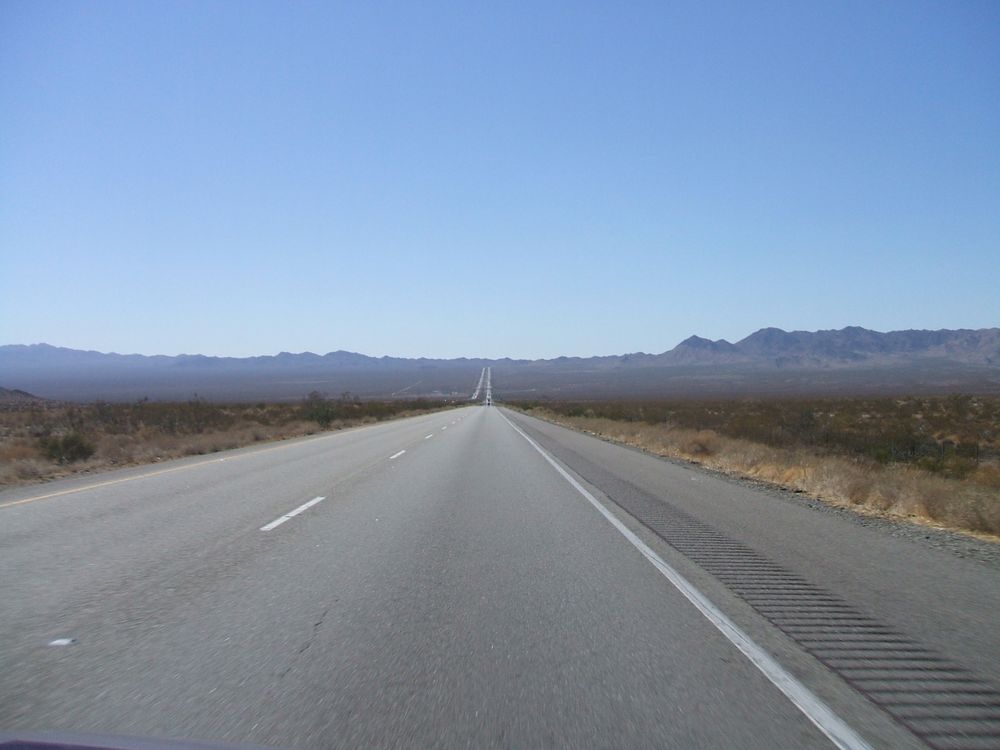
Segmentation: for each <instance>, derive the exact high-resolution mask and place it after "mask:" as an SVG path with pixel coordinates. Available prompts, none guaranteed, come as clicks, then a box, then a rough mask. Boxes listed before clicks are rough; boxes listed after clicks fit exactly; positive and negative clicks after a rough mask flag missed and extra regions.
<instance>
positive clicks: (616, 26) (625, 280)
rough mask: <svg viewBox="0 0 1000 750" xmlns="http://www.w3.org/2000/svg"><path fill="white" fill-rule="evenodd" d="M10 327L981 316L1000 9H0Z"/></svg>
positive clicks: (586, 326)
mask: <svg viewBox="0 0 1000 750" xmlns="http://www.w3.org/2000/svg"><path fill="white" fill-rule="evenodd" d="M0 71H2V74H0V113H2V115H0V136H2V137H0V343H35V342H40V341H44V342H48V343H52V344H57V345H62V346H71V347H76V348H87V349H99V350H103V351H109V350H110V351H119V352H140V353H147V354H149V353H165V354H175V353H179V352H199V353H205V354H226V355H248V354H265V353H274V352H277V351H280V350H290V351H301V350H312V351H317V352H326V351H329V350H333V349H341V348H343V349H350V350H355V351H361V352H364V353H368V354H375V355H381V354H393V355H402V356H419V355H427V356H461V355H469V356H480V355H482V356H516V357H541V356H555V355H560V354H580V355H588V354H611V353H621V352H628V351H638V350H644V351H652V352H659V351H663V350H665V349H669V348H670V347H672V346H674V345H675V344H676V343H677V342H678V341H680V340H681V339H683V338H685V337H686V336H688V335H689V334H692V333H698V334H700V335H703V336H707V337H710V338H719V337H725V338H728V339H730V340H736V339H739V338H741V337H743V336H745V335H747V334H749V333H751V332H752V331H754V330H756V329H757V328H760V327H763V326H770V325H774V326H779V327H782V328H786V329H807V330H813V329H818V328H839V327H842V326H844V325H852V324H853V325H862V326H866V327H870V328H876V329H880V330H892V329H899V328H957V327H971V328H978V327H985V326H993V325H998V324H1000V3H997V2H993V1H992V0H990V1H987V2H953V1H951V0H948V1H945V2H935V3H926V2H920V1H919V0H906V1H905V2H898V3H896V2H886V3H881V2H872V1H871V0H864V1H863V2H830V3H819V2H798V0H795V1H792V2H787V3H773V2H762V3H754V2H742V1H740V2H732V3H712V2H691V3H671V2H662V1H659V0H657V1H656V2H649V3H640V2H626V3H613V2H594V3H590V2H575V1H574V2H567V3H555V2H535V1H532V2H524V3H519V4H515V3H480V2H472V3H470V2H456V3H453V4H437V3H431V2H405V3H374V2H357V3H352V4H331V3H290V2H271V3H256V2H174V1H171V2H162V3H158V2H118V3H92V2H58V3H50V2H39V1H38V0H30V1H28V2H18V1H16V0H6V2H3V3H2V4H0Z"/></svg>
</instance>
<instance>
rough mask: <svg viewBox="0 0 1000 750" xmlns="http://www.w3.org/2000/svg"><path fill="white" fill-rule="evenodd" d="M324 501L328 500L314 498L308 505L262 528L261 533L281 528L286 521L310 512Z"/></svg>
mask: <svg viewBox="0 0 1000 750" xmlns="http://www.w3.org/2000/svg"><path fill="white" fill-rule="evenodd" d="M324 500H326V498H325V497H314V498H313V499H312V500H310V501H309V502H308V503H303V504H302V505H300V506H299V507H298V508H296V509H295V510H293V511H292V512H291V513H286V514H285V515H283V516H282V517H281V518H275V519H274V520H273V521H271V523H269V524H268V525H267V526H261V527H260V530H261V531H270V530H271V529H276V528H278V527H279V526H281V524H283V523H284V522H285V521H287V520H288V519H289V518H295V516H297V515H298V514H299V513H303V512H305V511H307V510H309V509H310V508H311V507H313V506H314V505H315V504H316V503H320V502H323V501H324Z"/></svg>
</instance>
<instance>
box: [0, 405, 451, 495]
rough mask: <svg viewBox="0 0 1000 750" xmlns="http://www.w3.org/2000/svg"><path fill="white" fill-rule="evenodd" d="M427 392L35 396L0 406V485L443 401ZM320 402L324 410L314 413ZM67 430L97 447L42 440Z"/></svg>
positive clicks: (341, 424) (329, 426)
mask: <svg viewBox="0 0 1000 750" xmlns="http://www.w3.org/2000/svg"><path fill="white" fill-rule="evenodd" d="M448 406H449V404H447V403H444V402H428V401H426V400H420V401H418V400H414V401H409V402H405V401H394V402H360V401H356V400H353V399H352V400H346V401H345V400H338V401H329V402H326V401H322V400H321V401H320V402H318V403H317V401H316V399H315V398H313V399H312V400H309V401H306V402H303V403H302V404H255V405H249V404H244V405H241V404H225V405H213V404H208V403H205V402H188V403H183V404H165V403H147V402H139V403H137V404H103V403H97V404H90V405H85V406H68V405H60V404H32V405H28V406H25V407H20V406H16V407H8V408H5V409H0V487H11V486H16V485H22V484H30V483H33V482H41V481H48V480H52V479H58V478H60V477H66V476H70V475H73V474H81V473H90V472H95V471H104V470H107V469H113V468H120V467H124V466H134V465H138V464H148V463H154V462H157V461H164V460H167V459H171V458H182V457H184V456H196V455H203V454H206V453H215V452H218V451H224V450H230V449H233V448H241V447H244V446H247V445H253V444H254V443H260V442H267V441H273V440H286V439H289V438H296V437H302V436H305V435H311V434H314V433H317V432H321V431H325V430H339V429H344V428H348V427H353V426H356V425H362V424H370V423H372V422H376V421H381V420H385V419H395V418H401V417H406V416H412V415H415V414H422V413H427V412H429V411H435V410H438V409H442V408H446V407H448ZM317 407H321V408H322V412H321V413H320V414H319V415H318V417H319V419H317V418H310V417H314V415H316V410H317ZM69 433H75V434H79V435H81V436H82V437H83V438H84V439H85V440H86V442H87V443H88V445H90V446H92V447H93V448H94V452H93V455H92V456H91V457H90V458H87V459H86V460H80V461H75V462H72V463H62V464H60V463H58V462H57V461H53V460H51V459H49V458H47V456H46V452H45V450H44V440H45V439H47V438H49V437H58V436H61V435H66V434H69Z"/></svg>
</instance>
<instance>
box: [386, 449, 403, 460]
mask: <svg viewBox="0 0 1000 750" xmlns="http://www.w3.org/2000/svg"><path fill="white" fill-rule="evenodd" d="M404 453H406V448H403V450H401V451H399V453H393V454H392V455H391V456H389V460H390V461H392V459H394V458H399V457H400V456H402V455H403V454H404Z"/></svg>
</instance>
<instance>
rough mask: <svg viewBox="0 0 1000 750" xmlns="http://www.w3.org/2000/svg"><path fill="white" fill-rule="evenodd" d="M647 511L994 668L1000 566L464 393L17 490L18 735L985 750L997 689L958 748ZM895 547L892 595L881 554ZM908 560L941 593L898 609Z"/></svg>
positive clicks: (12, 648) (9, 651)
mask: <svg viewBox="0 0 1000 750" xmlns="http://www.w3.org/2000/svg"><path fill="white" fill-rule="evenodd" d="M692 478H694V479H695V480H697V481H692ZM713 483H718V484H713ZM735 495H739V498H738V501H736V502H732V501H731V500H732V497H734V496H735ZM744 495H746V497H744ZM748 497H749V500H748V499H747V498H748ZM639 500H642V501H643V502H647V503H649V502H658V503H661V504H662V513H661V514H660V516H658V517H662V518H664V519H667V521H664V523H667V522H669V524H670V528H671V529H673V530H674V531H677V530H679V529H688V530H691V529H693V531H692V532H691V533H694V534H695V537H696V538H697V539H699V540H702V541H699V542H698V544H699V545H700V546H699V547H698V549H701V550H702V551H705V550H708V549H709V548H710V547H711V544H710V543H709V542H711V543H712V544H715V543H716V542H713V541H712V540H714V539H715V537H712V536H711V534H710V533H708V532H706V531H704V529H705V528H709V529H710V530H712V533H715V534H716V535H717V536H718V535H722V537H724V538H726V539H729V538H732V539H738V540H739V543H740V544H741V545H743V546H744V547H746V548H747V549H751V551H753V550H754V549H757V548H758V547H767V549H765V550H763V551H765V552H766V553H767V555H768V559H769V560H770V561H771V562H770V563H769V564H771V565H773V566H778V568H780V570H782V571H787V573H783V574H782V577H779V578H774V577H773V576H772V578H768V579H767V580H774V581H779V580H780V581H782V582H784V584H783V585H785V586H786V588H787V590H788V591H793V592H794V591H806V589H802V587H801V586H800V585H799V584H798V583H796V582H795V581H794V580H793V578H792V577H789V576H794V575H798V574H800V573H801V574H803V575H805V574H807V573H808V574H809V575H810V576H811V578H810V585H812V586H814V587H815V588H816V589H817V590H820V591H822V592H823V593H824V596H826V597H827V598H830V599H832V600H843V601H844V602H846V603H847V604H848V605H850V606H851V607H856V608H857V609H858V611H860V612H862V614H865V615H867V614H869V613H870V614H872V616H877V617H878V618H880V619H878V624H879V626H882V625H883V623H884V624H885V628H889V629H900V628H906V629H907V632H906V635H907V637H908V638H910V639H911V640H912V641H913V642H914V643H917V644H918V645H920V646H921V647H923V646H924V645H925V644H926V646H927V649H928V653H932V652H933V655H934V657H935V658H937V657H938V656H941V658H944V657H947V658H948V659H949V660H951V661H950V662H949V663H954V664H955V665H956V666H957V668H959V669H960V670H965V671H962V672H959V673H957V674H959V676H961V677H963V678H964V677H968V678H969V679H976V680H981V681H982V684H984V685H988V684H989V682H990V681H991V680H994V679H995V678H996V676H997V675H996V669H997V667H996V664H993V663H992V662H991V661H990V660H991V659H995V658H996V657H995V655H996V653H998V650H997V646H998V642H997V639H998V634H997V629H996V625H995V621H994V620H993V619H992V618H993V617H995V614H996V612H997V611H1000V586H998V585H997V576H996V572H995V571H994V570H992V569H988V568H986V567H984V566H981V565H979V564H978V563H974V562H970V561H962V560H958V559H957V558H955V559H953V558H949V557H948V556H946V555H943V554H941V553H935V552H933V551H932V550H927V549H924V548H919V547H915V546H912V545H911V547H905V548H903V547H900V548H899V549H902V552H901V553H900V552H899V549H897V548H896V547H894V546H893V545H894V544H896V545H903V544H905V543H903V542H900V541H899V540H881V541H880V540H879V539H876V538H874V537H872V536H870V534H871V533H873V532H865V531H864V530H861V529H858V528H857V527H855V526H852V525H851V524H848V523H846V522H843V521H840V520H838V519H837V518H835V517H833V516H828V515H823V514H816V513H811V512H809V511H808V510H806V509H802V508H800V507H798V506H792V505H788V504H785V503H782V501H780V500H777V499H775V498H774V497H772V496H770V495H766V494H763V493H753V492H750V491H748V490H744V489H741V490H739V491H738V492H737V490H735V489H733V487H732V486H731V485H727V484H726V483H724V482H722V481H721V480H711V479H710V478H708V477H705V476H704V475H699V474H697V473H696V472H691V471H689V470H687V469H682V468H679V467H676V466H674V465H672V464H668V463H666V462H663V461H659V460H657V459H654V458H652V457H649V456H643V455H642V454H639V453H636V452H634V451H626V450H624V449H621V448H616V447H614V446H610V445H607V444H605V443H603V442H600V441H597V440H594V439H592V438H588V437H586V436H582V435H577V434H575V433H570V432H567V431H565V430H561V429H560V428H556V427H553V426H551V425H545V424H543V423H539V422H537V421H536V420H531V419H529V418H526V417H523V416H520V415H516V414H514V413H511V412H508V411H506V410H500V409H496V408H490V407H484V406H469V407H466V408H463V409H457V410H451V411H444V412H439V413H436V414H431V415H427V416H422V417H415V418H411V419H405V420H399V421H395V422H389V423H385V424H382V425H376V426H371V427H366V428H363V429H358V430H351V431H345V432H340V433H332V434H326V435H321V436H317V437H314V438H309V439H304V440H298V441H290V442H287V443H279V444H274V445H268V446H263V447H257V448H251V449H244V450H240V451H231V452H227V453H224V454H216V455H215V456H212V457H208V458H206V457H199V458H197V459H190V460H185V461H178V462H170V463H167V464H161V465H157V466H154V467H143V468H140V469H134V470H129V471H125V472H115V473H110V474H105V475H100V476H98V477H90V478H84V479H76V480H72V481H66V482H58V483H52V484H49V485H44V486H41V487H32V488H23V489H19V490H16V491H8V492H5V493H2V494H0V602H2V614H0V729H26V730H44V729H50V730H52V729H55V730H59V729H75V730H82V731H91V732H106V733H117V734H137V735H152V736H161V737H191V738H201V739H211V740H219V741H228V742H247V743H256V744H264V745H274V746H283V747H297V748H303V749H306V748H328V747H339V746H379V747H384V746H413V747H426V746H458V745H461V746H503V747H524V746H594V745H597V746H629V747H632V746H640V747H654V746H655V747H685V748H687V747H831V746H833V743H834V742H839V743H840V744H841V746H844V747H863V746H865V743H869V744H870V745H871V746H875V747H921V746H924V743H927V744H930V745H931V746H932V747H946V746H949V747H950V746H954V747H975V746H983V747H988V746H990V745H989V744H987V743H988V742H990V741H993V740H992V739H991V735H990V734H989V731H992V730H991V727H993V725H992V724H990V723H989V721H990V719H989V714H988V713H983V711H984V710H992V709H989V708H988V707H989V702H990V701H991V700H992V697H991V694H990V693H989V692H988V689H987V692H985V693H983V692H981V691H980V692H979V693H977V695H979V696H980V697H982V696H985V698H983V700H981V701H979V703H980V704H983V705H986V706H987V709H983V710H978V709H977V710H973V709H967V708H965V709H963V710H964V711H966V713H968V715H969V716H971V717H972V719H971V720H970V722H968V727H967V731H966V735H965V737H964V739H963V740H962V741H963V742H965V743H966V744H953V745H947V744H946V743H944V741H943V740H941V739H940V737H939V736H938V735H940V734H941V732H938V734H935V733H934V731H933V730H934V727H935V726H937V725H934V724H926V723H924V724H921V723H920V719H919V717H918V719H917V721H916V723H913V721H910V720H909V719H905V717H903V718H901V717H900V716H897V715H895V714H894V713H893V711H895V710H896V704H892V705H890V706H888V709H891V710H888V709H887V705H888V704H886V703H885V702H884V701H882V702H881V703H880V702H879V701H880V700H881V699H878V700H876V699H874V698H873V696H877V695H880V694H879V693H877V690H876V689H875V688H871V687H870V686H869V688H865V689H860V688H859V686H863V685H864V684H865V683H863V682H859V681H858V679H855V677H852V673H850V672H849V670H848V668H847V667H844V668H840V667H837V668H834V667H836V664H837V663H839V662H837V663H834V662H832V661H831V660H830V659H825V660H824V658H819V657H818V656H817V652H816V651H815V649H814V648H813V650H810V648H812V647H808V643H809V642H812V641H809V638H815V635H814V633H815V630H816V629H815V628H812V626H809V627H810V628H812V629H807V630H795V629H794V627H792V626H789V625H788V623H787V622H785V621H781V620H780V618H776V615H774V614H773V613H772V614H769V613H771V612H772V610H767V609H766V608H764V606H763V605H762V604H760V602H758V601H757V600H756V599H754V594H753V592H754V591H757V592H759V591H761V590H762V589H761V588H760V584H754V586H757V588H753V587H751V588H750V589H746V588H744V589H741V588H740V585H744V584H739V581H742V580H744V579H743V578H740V576H739V575H737V576H736V577H729V572H728V571H720V570H718V569H714V568H712V565H713V564H715V565H717V564H719V563H718V561H719V560H723V561H725V560H730V559H735V558H733V555H734V554H735V552H734V550H736V549H737V548H736V547H734V546H732V545H728V546H727V545H725V544H723V545H722V546H721V547H718V549H719V550H721V552H720V553H718V554H716V553H713V555H714V556H713V557H712V559H713V560H715V561H716V562H715V563H712V562H711V561H707V559H701V558H698V553H697V550H696V551H695V552H690V551H689V553H684V552H683V547H684V544H683V541H682V540H678V539H675V540H673V542H672V543H668V542H667V541H666V540H665V539H664V536H663V533H662V530H660V531H657V527H656V523H657V522H656V521H655V519H653V520H651V517H650V518H644V519H643V520H644V521H645V522H646V523H645V525H644V524H642V523H639V521H638V520H637V517H641V516H642V513H640V512H639V510H636V509H637V508H639V505H636V503H638V502H639ZM619 503H620V506H619ZM737 505H739V506H742V509H740V508H738V507H737ZM626 507H628V508H631V509H632V511H630V512H634V513H635V514H636V515H635V516H633V515H630V513H626V512H625V510H623V509H624V508H626ZM644 507H645V506H644ZM658 507H659V506H658ZM647 511H649V508H648V507H646V509H645V510H644V511H643V512H647ZM678 513H680V514H682V515H678ZM671 514H673V515H671ZM684 514H686V515H684ZM741 514H742V515H741ZM647 515H648V513H647ZM678 518H681V519H682V520H681V521H678V520H677V519H678ZM683 519H687V520H683ZM692 519H693V521H692ZM782 519H788V520H787V523H788V525H787V527H786V529H785V534H784V538H785V541H784V542H780V541H777V540H779V538H780V537H781V536H782V535H781V534H780V533H779V531H778V529H777V528H776V524H778V523H779V521H781V520H782ZM698 524H701V525H700V526H699V525H698ZM838 524H839V526H838ZM706 534H707V536H706ZM811 534H822V535H823V537H822V538H814V539H810V535H811ZM831 534H833V535H839V536H840V539H839V541H838V540H837V539H831V538H830V535H831ZM866 534H869V535H868V536H866ZM706 540H707V541H706ZM716 541H717V540H716ZM768 545H774V547H773V548H772V547H769V546H768ZM834 548H839V549H840V550H841V551H842V552H846V553H848V555H849V556H848V557H845V555H843V554H841V555H839V556H838V555H836V554H834ZM740 554H743V553H740ZM899 554H902V555H903V558H902V559H896V560H895V561H894V562H893V561H892V560H891V558H892V557H893V555H896V556H897V558H898V555H899ZM880 556H881V557H880ZM737 557H739V555H737ZM820 557H827V563H826V566H825V570H824V571H820V572H817V571H815V570H812V569H811V568H812V567H813V566H815V564H816V560H817V559H819V558H820ZM696 558H697V559H696ZM883 558H884V559H883ZM740 559H742V558H740ZM748 559H749V558H748ZM744 562H745V561H744ZM877 563H884V564H885V565H886V568H885V570H883V572H882V573H883V575H884V576H888V578H889V581H888V583H886V582H885V581H883V583H882V584H880V585H881V587H882V588H889V585H890V584H892V585H896V586H899V587H901V591H897V592H896V593H895V595H894V596H888V595H886V594H885V592H884V591H881V590H880V589H879V586H876V585H875V584H874V583H873V581H874V580H875V579H876V575H875V573H874V571H869V572H868V573H865V572H864V571H862V570H861V568H862V567H864V568H865V569H867V567H868V566H871V565H875V564H877ZM914 564H922V565H924V570H923V571H922V575H923V576H924V577H925V578H927V579H930V580H931V581H932V582H933V581H934V580H938V581H943V582H945V583H944V584H943V585H947V587H948V589H949V590H948V592H947V593H946V595H945V596H944V599H939V598H938V599H935V598H932V597H926V598H925V600H924V601H923V602H920V603H914V602H909V603H908V604H907V603H906V599H907V597H911V596H912V595H913V589H912V587H913V586H914V585H915V581H914V576H913V575H912V574H911V573H910V572H909V571H911V570H912V566H913V565H914ZM765 568H766V566H765V567H761V563H759V561H757V560H755V559H753V560H750V563H748V564H746V565H744V568H743V573H741V574H740V575H743V574H744V573H746V572H747V571H749V572H750V573H753V574H757V572H759V571H761V570H764V571H765V574H766V575H767V576H771V575H772V574H771V573H770V572H768V571H769V570H770V568H766V569H765ZM855 568H856V569H855ZM713 571H714V572H713ZM737 572H738V573H739V571H737ZM671 576H673V578H672V577H671ZM734 582H735V583H734ZM765 584H766V581H765ZM685 586H687V587H688V588H687V589H685ZM810 591H811V589H810ZM748 592H750V593H748ZM973 592H974V593H973ZM807 593H808V592H807ZM699 597H701V598H700V599H699ZM779 598H780V597H779ZM886 599H888V604H886V603H885V601H886ZM781 601H785V600H784V599H782V600H781ZM817 601H819V600H817ZM901 601H902V602H903V603H902V604H901V603H900V602H901ZM814 605H815V602H812V601H805V602H804V603H803V602H802V601H795V602H792V603H791V604H788V605H785V604H782V607H785V606H794V607H805V608H806V609H808V607H810V606H814ZM995 605H997V606H998V608H997V609H992V608H993V607H994V606H995ZM769 606H772V607H773V606H774V603H773V602H772V603H771V605H769ZM824 606H825V605H824ZM956 606H958V607H965V608H966V610H965V611H963V612H962V613H961V614H956V612H955V611H953V610H951V611H950V610H949V608H951V607H956ZM906 607H909V608H910V610H912V612H918V611H919V612H921V613H922V614H921V616H920V618H918V619H917V620H915V621H914V620H913V618H912V617H911V612H910V611H908V610H907V609H906ZM883 610H884V611H883ZM773 611H774V612H777V611H778V610H773ZM810 611H811V610H810ZM823 612H827V613H829V612H832V610H823ZM839 612H840V611H839V610H838V612H837V613H835V614H828V615H825V616H827V617H828V619H829V620H830V621H833V622H841V621H843V617H842V615H841V614H839ZM776 623H777V624H776ZM942 623H944V624H948V625H949V626H950V628H951V631H952V633H951V635H950V637H948V638H945V637H941V636H937V637H936V636H935V635H934V633H935V632H936V631H937V629H939V628H940V626H941V625H942ZM855 630H856V631H857V632H858V633H862V634H864V633H873V632H877V631H874V630H872V629H871V628H870V627H869V626H867V625H864V626H858V627H855ZM811 634H812V635H811ZM851 637H852V638H853V637H854V636H851ZM741 639H743V640H741ZM67 642H68V643H67ZM58 644H66V645H58ZM868 645H870V644H868ZM988 649H993V650H992V651H989V650H988ZM977 650H983V651H980V654H981V655H982V656H988V657H989V658H987V659H986V660H983V659H980V660H979V663H977V661H976V659H975V658H974V655H975V653H976V652H977ZM901 653H902V652H901ZM876 655H877V656H879V657H884V656H886V655H887V654H885V653H882V652H878V653H877V654H876ZM921 658H922V657H921ZM984 662H985V663H984ZM883 677H884V675H883ZM915 684H916V683H915ZM949 684H955V685H957V684H958V683H949ZM892 687H893V689H896V687H897V686H895V685H893V686H892ZM955 694H956V695H964V694H960V693H955ZM921 695H923V694H921ZM927 695H931V693H927ZM961 700H965V699H964V698H962V699H961ZM961 700H960V701H957V702H961ZM911 702H912V701H911ZM917 702H918V703H920V702H924V698H923V697H920V699H919V700H918V701H917ZM951 703H956V701H955V700H952V701H951ZM973 703H974V702H973ZM970 705H971V704H970ZM938 713H940V711H938ZM946 718H947V717H946ZM998 719H1000V717H998ZM936 720H938V721H940V717H938V719H936ZM949 720H950V719H949ZM956 726H959V725H957V724H950V725H948V727H949V728H948V734H949V735H954V734H955V727H956ZM962 726H965V725H962ZM927 727H930V728H931V729H930V730H928V729H927ZM997 729H998V732H1000V727H997ZM984 738H985V739H984ZM966 740H967V742H966ZM976 742H980V744H979V745H976V744H975V743H976ZM969 743H973V744H969Z"/></svg>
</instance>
